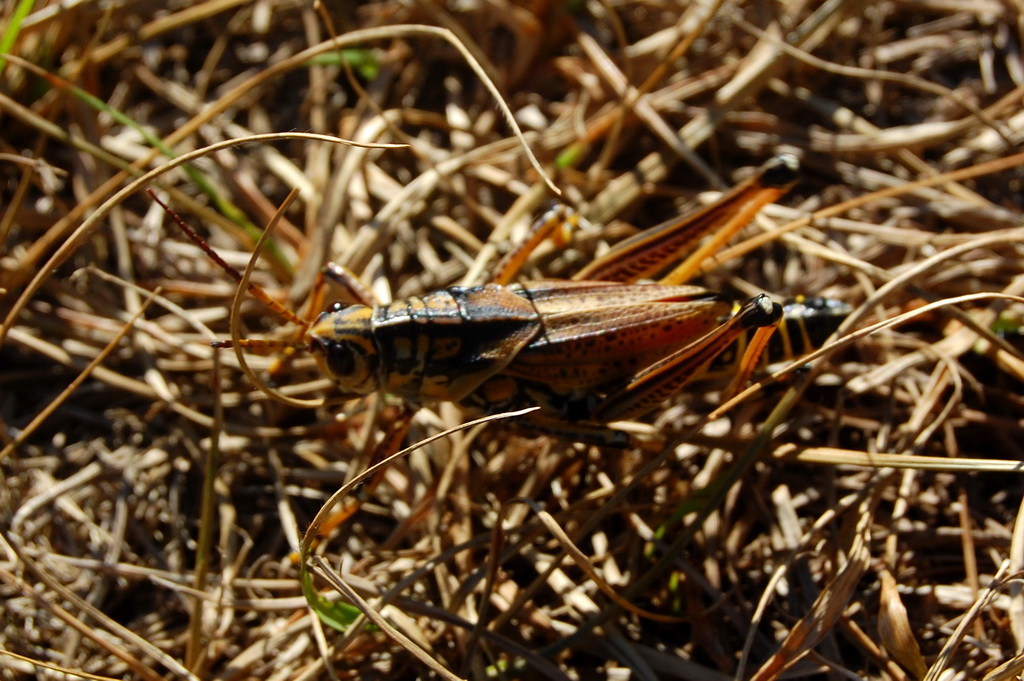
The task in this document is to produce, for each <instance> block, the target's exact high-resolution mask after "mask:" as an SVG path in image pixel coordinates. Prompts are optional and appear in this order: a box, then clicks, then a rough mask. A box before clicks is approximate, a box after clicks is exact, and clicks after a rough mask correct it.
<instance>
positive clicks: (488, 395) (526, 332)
mask: <svg viewBox="0 0 1024 681" xmlns="http://www.w3.org/2000/svg"><path fill="white" fill-rule="evenodd" d="M797 171H798V163H797V161H796V159H795V158H794V157H792V156H789V155H781V156H777V157H775V158H773V159H772V160H770V161H769V162H768V163H766V164H765V165H764V166H762V167H761V168H760V169H759V170H758V172H757V173H756V174H754V175H753V176H752V177H751V178H749V179H748V180H746V181H745V182H743V183H741V184H739V185H738V186H736V187H735V188H734V189H732V190H731V191H729V192H728V193H726V194H725V195H723V196H722V197H721V198H720V199H719V200H717V201H716V202H714V203H712V204H710V205H708V206H707V207H705V208H703V209H701V210H699V211H697V212H695V213H693V214H690V215H688V216H685V217H683V218H681V219H680V218H677V219H673V220H670V221H668V222H665V223H663V224H660V225H657V226H655V227H651V228H649V229H647V230H645V231H642V232H640V233H638V234H637V235H635V236H633V237H632V238H629V239H627V240H625V241H623V242H622V243H619V244H618V245H616V246H615V247H613V248H612V249H611V250H610V251H609V252H608V253H606V254H605V255H603V256H601V257H599V258H597V259H595V260H594V261H593V262H591V263H590V264H589V265H587V266H586V267H584V268H583V269H582V270H581V271H580V272H578V273H577V274H576V275H575V276H574V277H573V278H572V279H570V280H540V281H527V282H523V283H511V282H512V280H513V279H514V278H515V276H516V274H517V273H518V271H519V269H520V267H521V265H522V263H523V262H524V261H525V260H526V259H527V257H528V255H529V252H530V251H531V250H532V249H533V248H534V247H536V245H537V244H539V243H540V242H541V241H543V240H544V239H545V238H547V237H548V236H549V235H550V234H551V233H552V232H554V231H555V230H557V229H562V228H564V227H565V226H566V224H571V223H573V222H574V221H575V220H576V216H575V215H574V214H573V213H572V212H571V211H569V210H568V209H567V208H565V207H556V208H554V209H552V210H551V211H549V212H548V213H546V214H545V215H544V216H542V217H541V218H540V219H539V220H537V222H536V223H535V224H534V227H533V228H532V230H531V236H530V238H529V239H528V240H527V241H526V243H524V244H523V246H521V247H520V248H518V249H515V250H513V251H512V252H511V253H510V254H509V255H508V256H506V258H505V259H504V260H503V261H502V263H501V264H499V266H498V268H497V271H496V273H495V275H494V277H493V279H492V283H489V284H486V285H483V286H472V287H461V286H453V287H449V288H444V289H441V290H438V291H435V292H432V293H428V294H425V295H421V296H414V297H411V298H406V299H402V300H396V301H394V302H391V303H388V304H372V303H371V302H370V301H364V302H363V303H357V304H346V303H340V302H339V303H335V304H334V305H332V306H331V307H330V308H328V309H327V310H326V311H324V312H323V313H322V314H320V315H319V317H318V318H317V319H316V320H314V321H312V322H308V321H304V320H302V319H301V318H298V316H297V315H295V314H294V313H291V312H288V311H284V312H282V311H281V309H280V308H281V306H280V305H275V309H277V311H278V312H279V314H282V315H283V316H285V317H286V318H287V319H288V320H290V321H294V322H296V323H299V324H302V325H303V326H304V330H303V332H302V340H301V341H300V342H298V343H297V344H296V345H298V346H299V347H303V348H304V349H306V350H308V351H309V352H310V353H312V354H313V356H314V357H315V358H316V360H317V362H318V364H319V366H320V368H321V369H322V370H323V372H324V373H325V374H326V375H327V376H328V377H330V378H331V379H332V380H333V381H334V382H335V383H336V384H337V386H338V389H339V390H340V392H341V393H342V395H343V396H346V397H358V396H365V395H369V394H370V393H373V392H377V391H383V392H386V393H391V394H393V395H396V396H399V397H401V398H404V399H406V400H408V401H409V402H410V403H412V404H414V405H419V404H423V403H428V402H438V401H450V402H456V403H459V404H461V405H463V406H465V407H468V408H471V409H473V410H475V411H480V412H485V413H495V412H498V411H505V410H509V409H516V408H521V407H524V406H533V405H536V406H539V407H540V411H539V412H537V413H535V414H534V415H532V416H531V417H529V423H528V424H526V425H527V427H528V429H532V430H536V431H540V432H545V433H552V434H556V435H560V436H564V437H567V438H571V439H576V440H578V441H583V442H588V443H593V444H601V445H608V446H616V447H624V446H627V445H629V444H630V443H631V441H630V438H629V437H628V436H627V435H626V434H625V433H624V432H622V431H618V430H614V429H611V428H609V427H608V426H607V425H606V424H607V423H609V422H612V421H617V420H624V419H633V418H636V417H638V416H642V415H644V414H646V413H648V412H650V411H652V410H653V409H654V408H655V407H657V406H658V405H659V404H661V403H662V402H664V401H665V400H666V399H668V398H670V397H672V396H673V395H675V394H677V393H678V392H680V391H681V390H682V389H683V388H684V387H685V386H686V385H687V384H688V383H689V382H690V381H691V380H693V379H694V378H695V377H698V376H699V375H700V374H701V372H702V371H703V370H704V369H705V368H706V367H707V366H708V365H709V364H711V363H712V361H713V360H714V359H715V358H716V357H717V356H719V355H721V354H722V353H723V352H724V351H725V350H726V349H727V348H728V347H729V346H730V345H731V344H732V343H733V342H734V341H736V340H737V338H739V337H741V336H744V335H746V334H747V333H748V332H749V331H751V330H756V331H757V333H756V334H755V336H754V340H753V341H752V342H751V343H750V348H749V349H748V352H747V355H746V358H747V359H746V361H745V362H744V363H743V365H742V367H741V370H740V372H739V373H740V374H741V376H742V377H743V379H744V380H745V378H747V377H749V374H750V372H751V370H752V367H753V366H754V364H755V363H756V358H757V355H759V354H760V352H761V350H762V349H763V347H764V344H765V343H766V342H767V338H768V336H770V334H771V332H772V330H773V329H774V328H775V327H777V326H778V324H779V322H780V319H781V318H782V316H783V310H782V307H781V306H780V305H779V304H777V303H774V302H773V301H772V300H771V298H769V297H768V296H767V295H766V294H761V295H758V296H755V297H754V298H751V299H750V300H748V301H746V302H745V303H743V304H742V305H741V306H740V307H739V309H738V311H736V312H735V313H734V314H730V312H731V311H732V309H733V304H732V302H731V301H729V300H727V299H726V298H724V297H723V296H721V295H719V294H717V293H713V292H710V291H708V290H706V289H703V288H700V287H697V286H693V285H687V284H685V281H687V280H688V279H689V278H691V277H692V274H693V272H694V271H695V269H696V268H697V266H699V265H700V263H701V262H702V261H703V260H704V259H705V258H706V257H707V256H708V255H710V254H711V253H713V252H714V251H715V250H717V248H718V247H720V246H721V244H723V243H724V242H725V241H727V240H728V239H729V238H730V237H731V236H733V235H734V234H735V233H736V232H737V231H738V230H739V229H741V228H742V227H743V226H744V225H746V224H747V222H749V221H750V219H752V218H753V216H754V215H755V214H756V213H757V211H758V210H760V208H761V207H763V206H764V205H766V204H768V203H770V202H773V201H775V200H776V199H778V198H779V197H781V196H782V195H783V194H785V193H786V192H787V191H788V189H789V188H790V187H791V186H792V185H793V184H794V182H795V181H796V179H797ZM178 224H179V226H181V227H182V229H183V230H185V232H186V234H188V235H189V236H190V238H192V239H193V241H195V242H196V243H197V244H198V245H199V246H200V248H202V249H203V250H204V251H205V252H206V253H207V254H208V255H210V257H212V258H214V259H215V260H217V261H218V262H219V263H220V264H221V266H222V267H224V268H225V269H226V270H227V271H228V272H229V273H230V274H231V275H232V276H233V277H234V278H235V279H236V280H238V281H239V282H241V281H242V278H241V275H240V274H239V273H238V272H237V271H236V270H233V268H231V267H230V266H228V265H227V264H226V263H223V261H222V260H221V259H220V258H219V257H217V256H216V254H215V253H214V252H213V251H212V249H211V248H210V247H209V246H208V245H207V244H206V243H205V241H203V240H202V238H201V237H199V236H198V235H196V234H195V232H193V231H192V230H191V229H190V228H188V227H187V226H186V225H184V223H183V222H180V221H179V222H178ZM712 234H713V236H711V238H710V239H709V240H708V243H705V244H704V245H703V246H702V247H701V248H698V249H695V246H696V244H698V243H699V242H700V240H702V239H704V238H705V237H707V236H709V235H712ZM687 252H692V253H691V255H690V257H689V258H688V259H687V260H685V261H684V262H683V263H682V265H680V266H678V267H676V268H675V269H674V270H672V271H671V272H670V273H668V274H667V275H664V276H662V277H661V278H660V279H657V280H656V281H653V282H646V281H645V280H648V279H650V278H652V277H655V276H658V275H662V274H663V272H664V271H665V270H667V269H668V268H669V267H670V266H671V265H672V263H673V262H675V261H678V260H679V259H680V256H681V254H684V253H687ZM325 273H326V274H327V276H332V275H333V276H335V277H337V276H340V269H339V268H338V267H337V266H334V265H330V266H328V267H327V268H325ZM249 287H250V290H251V291H253V293H254V294H255V295H257V297H260V298H261V299H264V300H265V301H266V302H270V299H269V297H268V296H267V295H266V294H265V293H263V292H262V291H258V290H257V287H255V286H254V285H251V284H250V285H249ZM239 343H240V344H241V345H243V346H256V345H260V346H263V347H266V346H268V345H269V346H275V345H276V346H278V347H282V346H285V345H288V343H284V342H275V341H262V342H260V341H251V340H245V339H243V340H240V341H239ZM230 344H231V342H230V341H223V342H220V343H218V344H216V345H218V346H219V347H227V346H229V345H230Z"/></svg>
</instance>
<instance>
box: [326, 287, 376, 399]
mask: <svg viewBox="0 0 1024 681" xmlns="http://www.w3.org/2000/svg"><path fill="white" fill-rule="evenodd" d="M372 315H373V310H372V309H371V308H369V307H367V306H365V305H348V306H346V305H343V304H341V303H335V305H334V306H333V307H332V308H331V309H330V310H328V311H326V312H324V313H323V314H321V315H320V317H319V318H318V319H317V320H316V322H315V323H314V324H313V326H312V327H311V328H310V329H309V350H310V352H311V353H313V356H314V357H316V359H317V362H318V363H319V364H320V368H321V369H322V370H323V372H324V373H325V374H327V376H328V377H329V378H330V379H331V380H332V381H334V382H335V383H337V384H338V386H339V388H341V391H342V392H343V393H345V394H346V395H369V394H370V393H372V392H375V391H377V390H379V389H380V387H381V385H380V378H379V376H380V372H379V368H380V352H379V351H378V349H377V344H376V343H375V342H374V339H373V329H372V324H371V322H372Z"/></svg>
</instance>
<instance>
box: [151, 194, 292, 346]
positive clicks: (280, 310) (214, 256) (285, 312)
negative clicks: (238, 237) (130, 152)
mask: <svg viewBox="0 0 1024 681" xmlns="http://www.w3.org/2000/svg"><path fill="white" fill-rule="evenodd" d="M146 193H147V194H149V196H150V198H152V199H153V200H154V201H156V202H157V203H158V204H159V205H160V207H161V208H163V209H164V212H165V213H167V215H169V216H170V218H171V219H172V220H174V224H176V225H178V228H179V229H180V230H181V231H182V232H184V233H185V236H187V237H188V238H189V239H191V240H192V243H194V244H195V245H196V246H198V247H199V248H200V250H202V251H203V253H205V254H206V257H208V258H209V259H210V260H212V261H213V262H215V263H216V264H217V266H218V267H220V268H221V269H222V270H224V271H225V272H227V273H228V275H229V276H230V277H231V278H232V279H234V280H235V281H237V282H238V283H239V284H241V285H243V286H245V288H246V290H247V291H248V292H249V293H251V294H252V295H253V297H254V298H256V299H257V300H259V301H260V302H262V303H263V304H264V305H266V306H267V308H268V309H269V310H270V311H271V312H273V313H274V314H276V315H277V316H278V317H280V318H281V319H283V320H285V321H288V322H292V323H293V324H298V325H299V326H301V327H303V328H306V327H308V326H309V321H308V320H305V319H303V318H302V317H300V316H299V315H297V314H295V313H294V312H292V311H291V310H289V309H288V308H287V307H285V306H284V305H282V304H281V303H279V302H278V301H276V300H274V299H273V298H271V297H270V295H269V294H268V293H267V292H266V291H264V290H263V289H262V288H261V287H260V286H258V285H256V284H254V283H252V282H251V281H248V280H247V279H246V278H245V277H243V276H242V273H241V272H239V271H238V270H237V269H235V268H234V267H232V266H231V265H229V264H228V263H227V261H225V260H224V258H222V257H220V254H218V253H217V251H215V250H213V249H212V248H211V247H210V244H209V243H207V242H206V239H204V238H203V237H201V236H199V234H198V233H197V232H196V231H195V230H194V229H192V228H191V227H190V226H189V225H188V223H187V222H185V220H184V219H182V217H181V216H180V215H178V213H177V212H175V211H174V209H172V208H171V207H170V206H168V205H167V204H166V203H164V202H163V201H161V200H160V197H159V196H157V195H156V192H154V191H153V190H152V189H146ZM239 340H240V344H241V345H243V346H244V347H274V348H280V347H301V348H304V347H306V346H305V344H302V343H289V342H287V341H277V340H256V339H239ZM232 345H234V342H233V341H216V342H215V343H213V347H215V348H230V347H232Z"/></svg>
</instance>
